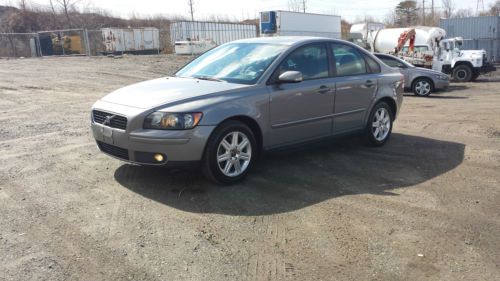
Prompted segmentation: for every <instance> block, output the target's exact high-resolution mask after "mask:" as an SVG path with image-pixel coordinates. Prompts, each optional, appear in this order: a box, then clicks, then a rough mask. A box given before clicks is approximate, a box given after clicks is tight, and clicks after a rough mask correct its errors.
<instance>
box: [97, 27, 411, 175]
mask: <svg viewBox="0 0 500 281" xmlns="http://www.w3.org/2000/svg"><path fill="white" fill-rule="evenodd" d="M334 61H335V63H333V62H334ZM402 99H403V76H402V75H401V73H399V71H397V70H395V69H393V68H391V67H388V66H386V65H385V64H383V63H382V62H380V60H378V59H377V58H376V57H374V56H373V55H372V54H370V53H369V52H367V51H365V50H363V49H361V48H359V47H358V46H356V45H354V44H351V43H349V42H345V41H340V40H333V39H327V38H314V37H264V38H254V39H246V40H239V41H234V42H230V43H227V44H224V45H221V46H219V47H216V48H214V49H212V50H210V51H208V52H206V53H205V54H203V55H201V56H200V57H198V58H196V59H195V60H193V61H192V62H191V63H189V64H188V65H186V66H184V67H183V68H181V69H180V70H179V71H178V72H177V73H176V74H175V75H174V76H173V77H164V78H159V79H155V80H150V81H145V82H142V83H138V84H134V85H131V86H128V87H125V88H122V89H119V90H117V91H115V92H113V93H111V94H109V95H107V96H105V97H103V98H102V99H101V100H99V101H97V102H96V103H95V104H94V105H93V107H92V124H91V128H92V132H93V135H94V138H95V139H96V141H97V145H98V147H99V148H100V150H101V151H102V152H104V153H106V154H108V155H111V156H113V157H116V158H118V159H121V160H124V161H127V162H131V163H136V164H141V165H157V166H176V165H183V164H187V163H200V162H201V165H202V171H203V173H204V174H205V175H206V176H207V177H208V178H209V179H211V180H213V181H215V182H219V183H234V182H236V181H238V180H240V179H242V178H243V177H244V176H245V175H246V174H247V173H248V171H249V170H250V169H251V167H252V166H253V165H254V163H255V161H256V159H257V156H258V155H259V152H261V151H263V150H269V149H274V148H280V147H284V146H288V145H292V144H297V143H303V142H306V141H310V140H315V139H319V138H324V137H329V136H333V135H340V134H346V133H356V132H357V133H362V134H363V136H364V139H365V140H366V142H367V143H368V144H370V145H373V146H380V145H383V144H385V143H386V142H387V140H388V139H389V137H390V135H391V130H392V122H393V121H394V120H395V118H396V116H397V114H398V112H399V108H400V106H401V103H402Z"/></svg>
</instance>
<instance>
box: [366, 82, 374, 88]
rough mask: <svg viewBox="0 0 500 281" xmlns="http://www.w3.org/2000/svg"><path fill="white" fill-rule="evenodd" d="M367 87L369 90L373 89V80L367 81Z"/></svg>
mask: <svg viewBox="0 0 500 281" xmlns="http://www.w3.org/2000/svg"><path fill="white" fill-rule="evenodd" d="M365 86H366V87H367V88H371V87H373V86H375V82H373V81H372V80H367V81H366V82H365Z"/></svg>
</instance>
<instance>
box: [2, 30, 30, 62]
mask: <svg viewBox="0 0 500 281" xmlns="http://www.w3.org/2000/svg"><path fill="white" fill-rule="evenodd" d="M36 38H37V34H36V33H0V57H36V56H37V49H38V45H37V39H36Z"/></svg>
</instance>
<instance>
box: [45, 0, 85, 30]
mask: <svg viewBox="0 0 500 281" xmlns="http://www.w3.org/2000/svg"><path fill="white" fill-rule="evenodd" d="M50 2H51V5H52V0H50ZM55 2H56V3H57V4H58V5H59V7H60V8H61V10H62V11H63V13H64V17H66V21H67V25H68V27H69V28H71V27H72V23H71V18H70V16H69V13H70V12H71V11H73V10H75V7H76V5H77V4H78V2H80V0H55ZM53 7H54V6H53V5H52V8H53Z"/></svg>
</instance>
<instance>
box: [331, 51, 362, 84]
mask: <svg viewBox="0 0 500 281" xmlns="http://www.w3.org/2000/svg"><path fill="white" fill-rule="evenodd" d="M332 50H333V56H334V58H335V67H336V70H337V76H348V75H356V74H365V73H367V71H366V62H365V59H364V58H363V56H362V55H361V54H360V53H359V52H358V51H357V50H356V49H355V48H354V47H351V46H348V45H344V44H339V43H334V44H332Z"/></svg>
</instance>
